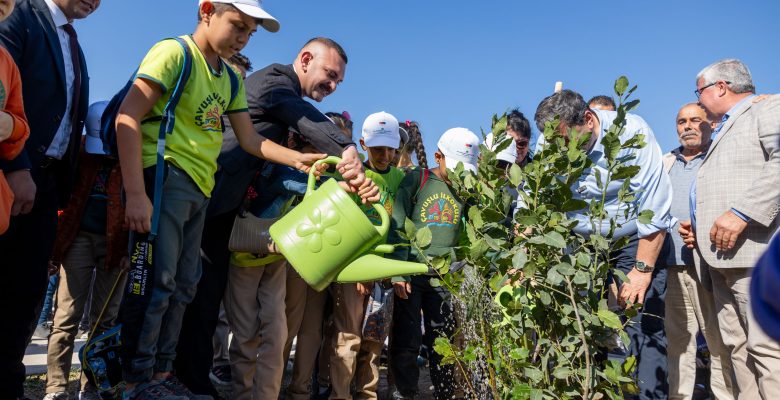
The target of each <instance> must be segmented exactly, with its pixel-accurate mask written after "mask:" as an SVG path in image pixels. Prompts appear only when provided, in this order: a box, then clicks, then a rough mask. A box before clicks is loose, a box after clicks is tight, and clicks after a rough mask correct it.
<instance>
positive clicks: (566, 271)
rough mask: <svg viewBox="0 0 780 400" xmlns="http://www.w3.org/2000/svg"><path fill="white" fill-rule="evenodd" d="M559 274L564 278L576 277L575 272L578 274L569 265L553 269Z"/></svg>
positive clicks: (561, 265) (557, 266) (562, 264)
mask: <svg viewBox="0 0 780 400" xmlns="http://www.w3.org/2000/svg"><path fill="white" fill-rule="evenodd" d="M553 268H554V269H555V270H556V271H557V272H558V273H559V274H561V275H564V276H571V275H574V273H575V272H577V270H576V269H574V267H572V266H571V264H569V263H560V264H558V265H556V266H555V267H553Z"/></svg>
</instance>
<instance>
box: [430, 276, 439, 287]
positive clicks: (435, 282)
mask: <svg viewBox="0 0 780 400" xmlns="http://www.w3.org/2000/svg"><path fill="white" fill-rule="evenodd" d="M428 282H429V283H430V284H431V287H432V288H437V287H439V286H441V281H439V279H437V278H431V279H430V280H429V281H428Z"/></svg>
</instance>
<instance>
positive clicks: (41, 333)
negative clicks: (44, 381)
mask: <svg viewBox="0 0 780 400" xmlns="http://www.w3.org/2000/svg"><path fill="white" fill-rule="evenodd" d="M50 333H51V329H49V327H48V326H46V325H38V326H36V327H35V331H34V332H33V339H48V338H49V334H50ZM58 393H59V392H58ZM63 393H65V392H63ZM49 394H56V393H49ZM65 394H67V393H65Z"/></svg>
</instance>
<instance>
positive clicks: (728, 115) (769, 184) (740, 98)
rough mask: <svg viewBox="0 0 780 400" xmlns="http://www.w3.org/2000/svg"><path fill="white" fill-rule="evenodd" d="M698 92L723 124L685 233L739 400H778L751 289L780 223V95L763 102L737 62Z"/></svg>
mask: <svg viewBox="0 0 780 400" xmlns="http://www.w3.org/2000/svg"><path fill="white" fill-rule="evenodd" d="M695 93H696V96H697V97H698V98H699V104H701V105H702V106H703V107H704V108H705V110H707V113H708V114H709V116H710V117H711V118H713V120H714V121H719V122H720V125H719V126H718V128H717V129H716V130H715V131H714V132H713V139H712V140H713V141H712V144H711V145H710V148H709V151H708V153H707V155H706V156H705V158H704V160H703V161H702V163H701V166H700V167H699V172H698V174H697V176H696V181H695V184H694V187H693V188H692V191H691V206H692V207H691V217H692V219H693V226H692V227H690V226H686V225H682V227H681V229H680V233H681V234H683V236H685V237H686V239H687V241H688V242H689V243H694V242H695V243H696V247H697V250H698V253H699V255H700V256H701V259H702V266H705V267H706V268H708V272H709V275H710V277H711V281H712V288H713V297H714V299H715V307H716V310H718V324H719V328H720V334H721V337H722V339H723V343H724V344H725V346H726V348H727V351H728V352H729V353H730V358H731V362H732V364H733V368H734V375H735V378H736V379H735V382H734V391H735V394H737V395H738V397H737V398H739V399H765V400H766V399H776V398H778V397H780V374H778V373H777V371H780V343H778V342H776V341H774V340H772V339H771V338H769V337H768V336H767V335H766V333H764V331H763V330H762V329H761V328H760V327H759V326H758V324H757V323H756V320H755V318H754V317H753V314H752V312H751V310H750V301H751V299H750V292H749V290H750V279H751V274H752V271H753V267H754V266H755V264H756V261H758V259H759V257H760V256H761V254H762V253H763V252H764V251H765V250H766V248H767V243H768V242H769V240H770V239H771V238H772V236H773V235H774V233H775V232H776V231H777V228H778V224H780V221H778V218H777V214H778V211H780V96H778V95H770V96H762V97H756V96H755V94H754V93H755V86H754V85H753V81H752V77H751V75H750V71H749V70H748V68H747V66H746V65H745V64H743V63H742V62H741V61H739V60H733V59H730V60H722V61H718V62H716V63H714V64H711V65H709V66H707V67H706V68H704V69H703V70H702V71H701V72H699V74H698V75H697V76H696V91H695ZM772 371H775V373H772Z"/></svg>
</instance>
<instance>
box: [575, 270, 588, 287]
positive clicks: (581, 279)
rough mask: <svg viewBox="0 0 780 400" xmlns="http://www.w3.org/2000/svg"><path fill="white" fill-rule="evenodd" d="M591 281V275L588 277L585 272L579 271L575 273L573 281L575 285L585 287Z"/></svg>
mask: <svg viewBox="0 0 780 400" xmlns="http://www.w3.org/2000/svg"><path fill="white" fill-rule="evenodd" d="M589 280H590V275H588V273H587V272H585V271H577V272H575V273H574V279H572V283H574V284H575V285H584V284H586V283H588V281H589Z"/></svg>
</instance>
